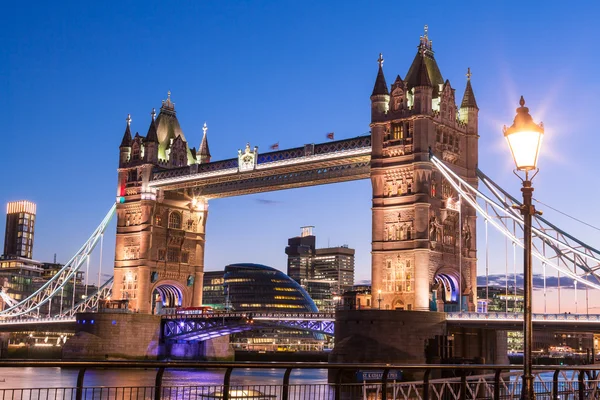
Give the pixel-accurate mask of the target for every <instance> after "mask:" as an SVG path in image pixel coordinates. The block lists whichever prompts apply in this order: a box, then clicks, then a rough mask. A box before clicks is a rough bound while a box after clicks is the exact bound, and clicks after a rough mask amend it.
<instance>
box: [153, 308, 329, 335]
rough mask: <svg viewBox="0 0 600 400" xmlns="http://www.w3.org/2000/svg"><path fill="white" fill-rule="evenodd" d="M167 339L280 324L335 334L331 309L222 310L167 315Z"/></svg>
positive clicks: (163, 330)
mask: <svg viewBox="0 0 600 400" xmlns="http://www.w3.org/2000/svg"><path fill="white" fill-rule="evenodd" d="M161 325H162V326H161V335H162V338H163V339H164V340H186V341H204V340H207V339H211V338H215V337H218V336H224V335H230V334H232V333H238V332H243V331H249V330H253V329H261V328H268V327H271V328H272V327H278V328H285V329H290V330H300V331H307V332H313V333H322V334H326V335H330V336H331V335H333V332H334V315H333V314H331V313H219V314H204V315H194V316H193V317H188V318H172V317H168V318H164V319H163V320H162V324H161Z"/></svg>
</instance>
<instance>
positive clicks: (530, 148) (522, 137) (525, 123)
mask: <svg viewBox="0 0 600 400" xmlns="http://www.w3.org/2000/svg"><path fill="white" fill-rule="evenodd" d="M519 104H520V105H521V107H519V108H517V116H516V117H515V120H514V122H513V124H512V126H511V127H510V128H507V127H506V126H504V129H503V133H504V137H505V138H506V141H507V142H508V146H509V147H510V151H511V153H512V156H513V159H514V160H515V165H516V166H517V168H516V171H521V172H524V173H525V179H523V178H521V176H519V175H518V174H517V173H516V171H515V175H517V177H519V179H521V181H522V182H523V187H522V188H521V192H522V193H523V204H522V205H521V206H514V207H515V208H516V209H518V210H519V211H520V212H521V215H522V216H523V242H524V255H523V275H524V289H525V290H524V293H525V294H524V300H525V301H524V313H523V314H524V315H523V336H524V338H523V339H524V340H523V342H524V346H523V347H524V349H523V388H522V390H521V398H522V399H525V400H530V399H535V393H534V390H533V375H532V373H531V347H532V345H533V324H532V319H531V296H532V294H533V274H532V272H531V217H532V216H533V215H535V214H541V213H540V212H538V211H536V209H535V206H534V205H533V204H532V196H533V187H532V186H531V181H532V180H533V178H534V177H535V176H536V175H537V173H538V172H539V169H538V168H537V161H538V157H539V154H540V147H541V146H542V137H543V136H544V126H543V124H541V123H540V124H539V125H538V124H536V123H535V122H533V118H532V117H531V115H529V108H527V107H525V100H524V99H523V96H521V99H520V101H519ZM532 172H533V174H532V175H531V176H530V174H531V173H532Z"/></svg>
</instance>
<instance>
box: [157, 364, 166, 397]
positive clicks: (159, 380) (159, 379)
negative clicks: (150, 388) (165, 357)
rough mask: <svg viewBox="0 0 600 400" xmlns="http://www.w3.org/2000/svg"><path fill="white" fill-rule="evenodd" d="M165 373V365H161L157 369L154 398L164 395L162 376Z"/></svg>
mask: <svg viewBox="0 0 600 400" xmlns="http://www.w3.org/2000/svg"><path fill="white" fill-rule="evenodd" d="M164 373H165V368H164V367H160V368H159V369H158V370H157V371H156V377H155V378H154V400H160V397H161V395H162V378H163V374H164Z"/></svg>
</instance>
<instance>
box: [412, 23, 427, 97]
mask: <svg viewBox="0 0 600 400" xmlns="http://www.w3.org/2000/svg"><path fill="white" fill-rule="evenodd" d="M425 26H427V25H425ZM415 86H429V87H430V86H431V79H430V78H429V72H428V71H427V65H426V64H425V49H424V48H422V49H421V62H420V63H419V69H418V70H417V81H416V83H415Z"/></svg>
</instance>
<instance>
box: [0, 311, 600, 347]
mask: <svg viewBox="0 0 600 400" xmlns="http://www.w3.org/2000/svg"><path fill="white" fill-rule="evenodd" d="M334 320H335V314H333V313H259V312H252V313H237V312H230V313H214V314H202V315H168V316H164V318H163V320H162V324H161V325H162V326H161V333H162V335H163V337H164V338H165V339H170V340H206V339H209V338H212V337H217V336H222V335H227V334H231V333H236V332H242V331H247V330H252V329H260V328H269V327H271V328H273V327H279V328H286V329H294V330H305V331H311V332H315V333H321V334H326V335H333V332H334ZM446 321H447V323H448V327H449V328H456V327H469V328H483V329H485V328H489V329H499V330H521V329H522V327H523V314H521V313H502V312H491V313H487V314H486V313H447V314H446ZM81 322H82V321H80V323H81ZM86 323H88V324H89V323H93V321H92V320H90V321H86ZM76 326H77V321H76V319H75V318H74V317H63V318H28V319H16V318H15V319H6V320H0V332H19V331H48V332H74V331H75V330H76ZM533 326H534V329H536V330H538V329H552V330H557V331H571V332H600V314H564V313H563V314H533Z"/></svg>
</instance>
